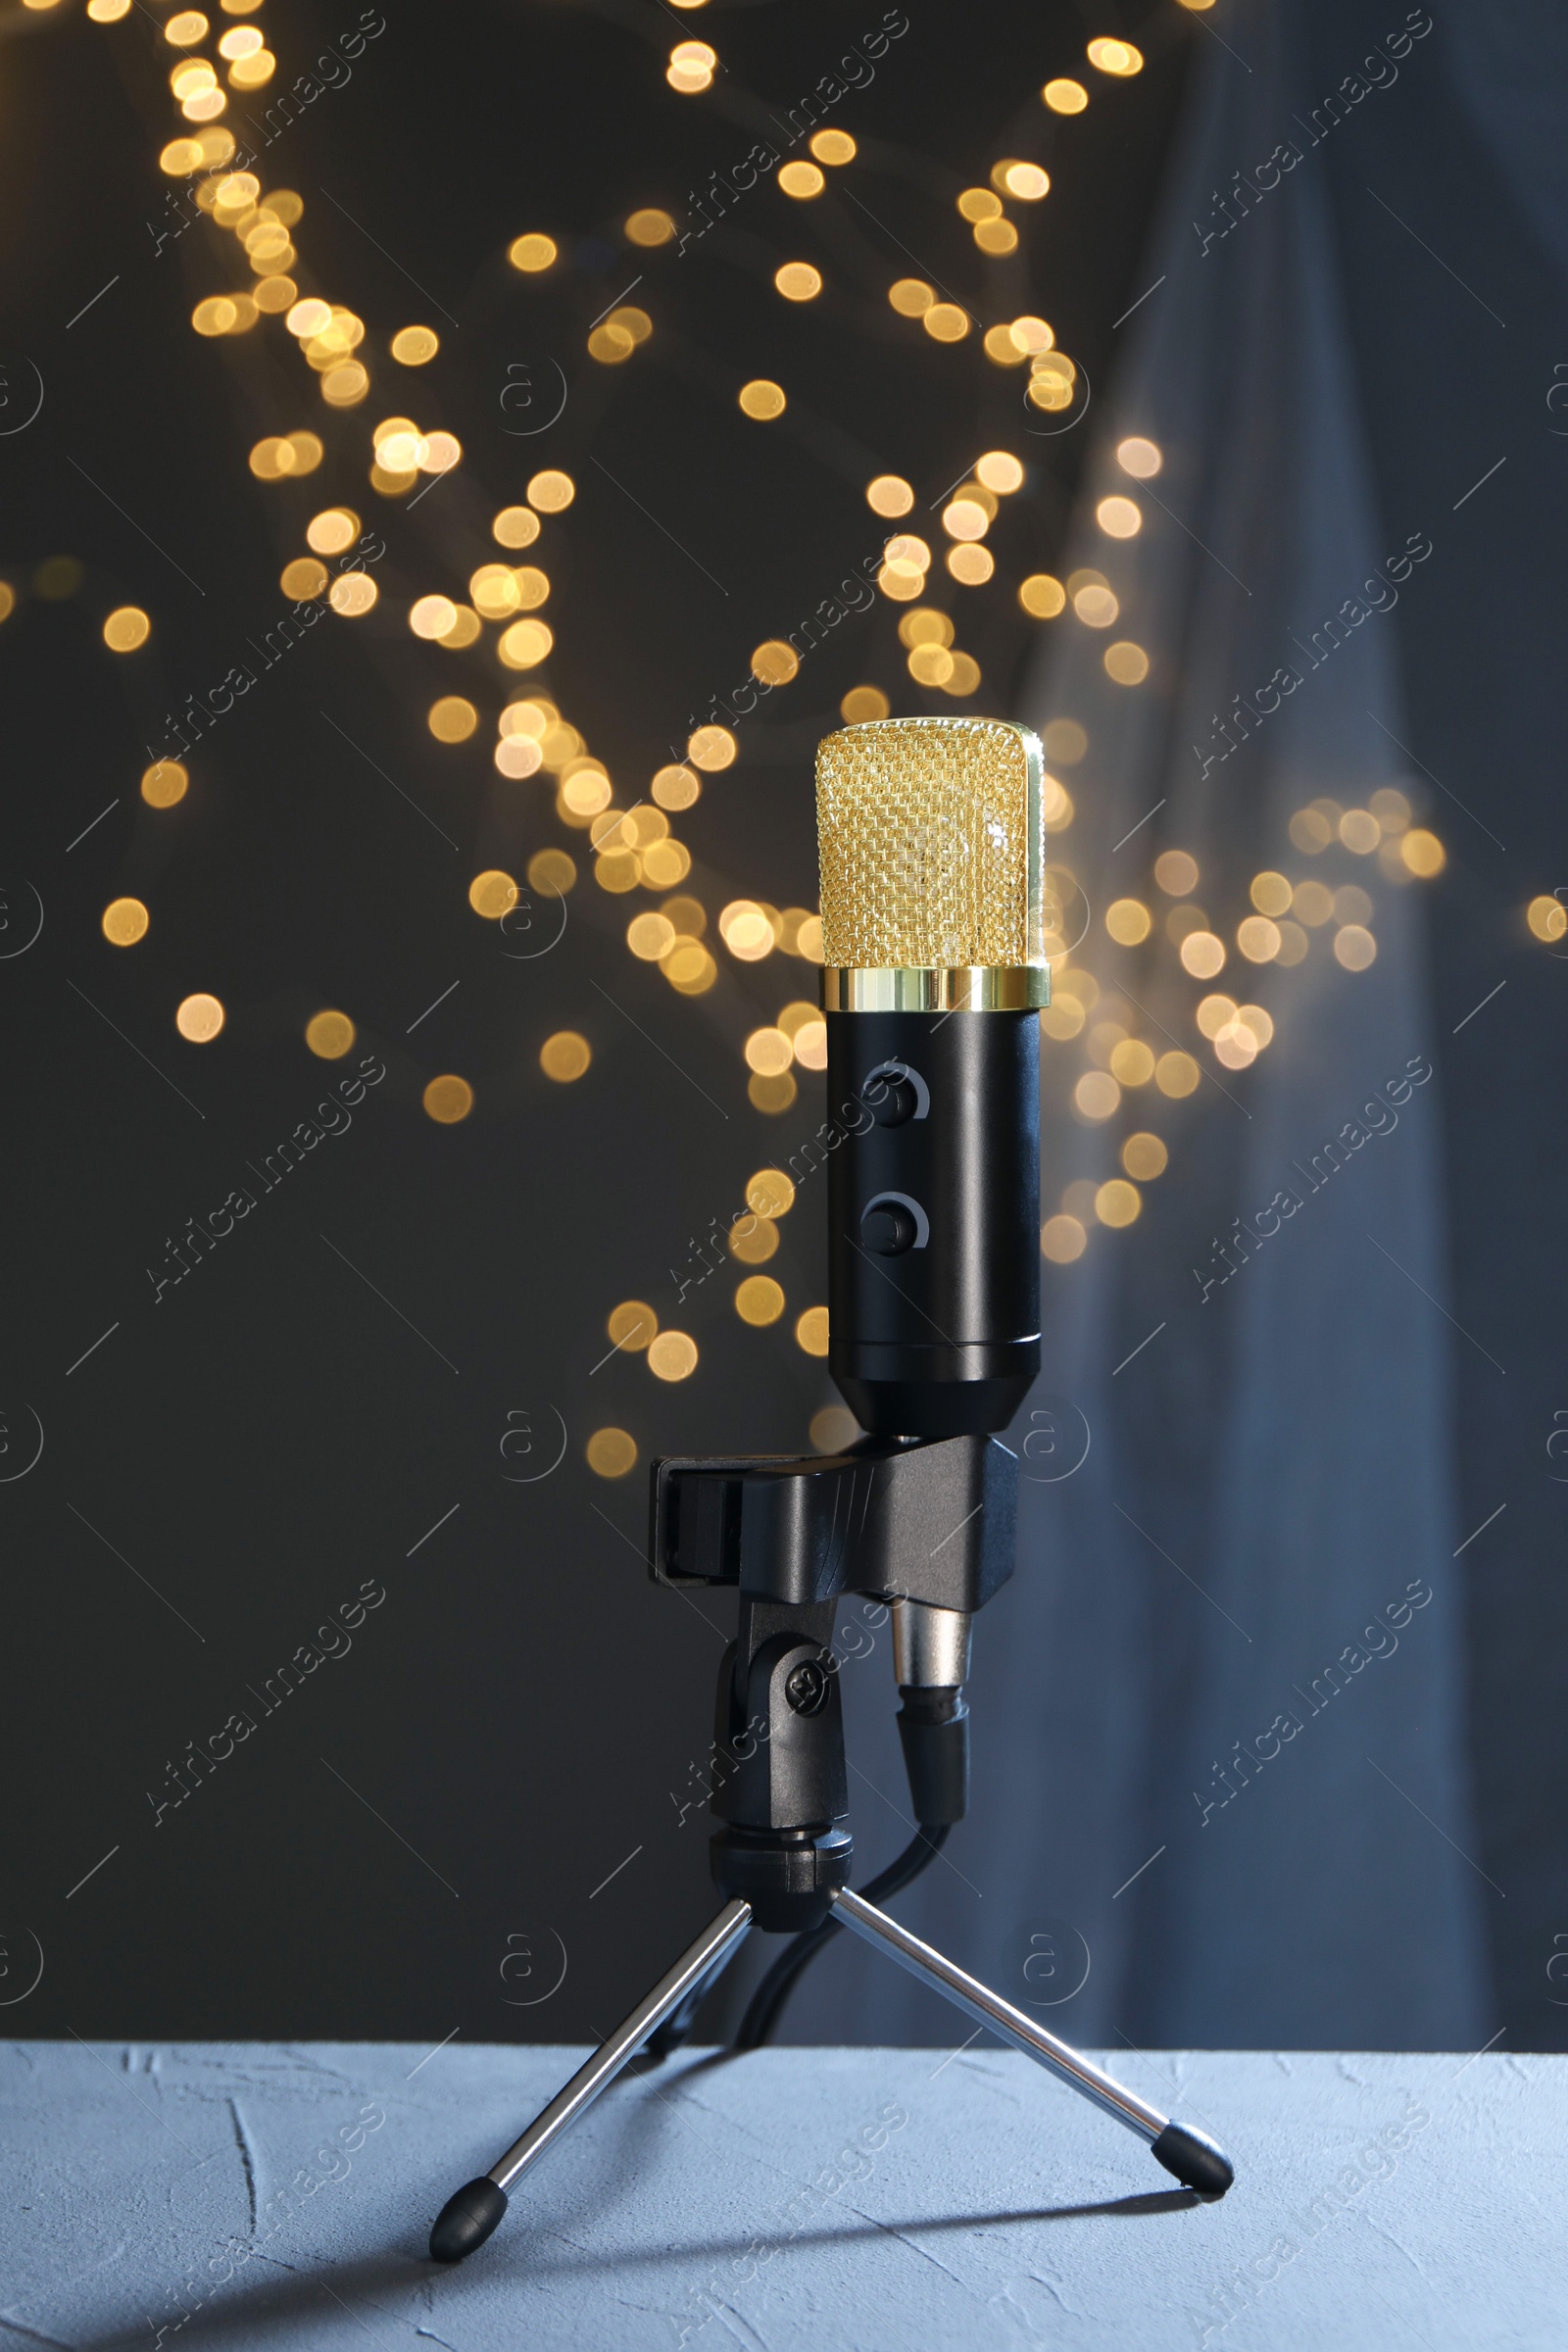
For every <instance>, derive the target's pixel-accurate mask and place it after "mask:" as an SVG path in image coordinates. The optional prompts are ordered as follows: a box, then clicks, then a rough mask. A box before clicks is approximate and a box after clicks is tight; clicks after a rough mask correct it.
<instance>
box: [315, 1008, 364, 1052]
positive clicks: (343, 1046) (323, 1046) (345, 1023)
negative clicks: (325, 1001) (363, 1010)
mask: <svg viewBox="0 0 1568 2352" xmlns="http://www.w3.org/2000/svg"><path fill="white" fill-rule="evenodd" d="M354 1036H355V1031H354V1023H353V1022H352V1021H351V1020H350V1019H349V1016H348V1014H347V1013H346V1012H336V1011H326V1012H314V1013H312V1015H311V1017H310V1019H309V1020H308V1021H307V1022H306V1024H305V1043H306V1044H307V1045H308V1046H309V1047H310V1049H311V1052H312V1053H313V1054H316V1055H318V1056H319V1059H320V1060H322V1061H341V1060H342V1058H343V1056H344V1054H346V1053H347V1052H348V1050H349V1048H350V1046H352V1045H353V1043H354Z"/></svg>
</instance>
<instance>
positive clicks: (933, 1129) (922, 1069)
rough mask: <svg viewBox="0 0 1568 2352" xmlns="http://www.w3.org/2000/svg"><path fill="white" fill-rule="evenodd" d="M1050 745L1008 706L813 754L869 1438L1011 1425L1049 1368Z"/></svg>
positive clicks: (833, 1276)
mask: <svg viewBox="0 0 1568 2352" xmlns="http://www.w3.org/2000/svg"><path fill="white" fill-rule="evenodd" d="M1044 780H1045V767H1044V755H1043V752H1042V749H1041V745H1040V740H1039V737H1038V736H1036V735H1034V734H1032V733H1031V732H1030V731H1029V729H1028V728H1027V727H1019V726H1013V725H1011V724H1009V723H1008V722H1007V721H1005V720H1003V719H997V718H884V719H876V720H872V721H870V722H869V723H867V724H865V725H863V726H855V727H846V728H844V729H843V730H842V731H841V732H840V733H838V734H835V735H830V736H828V737H827V739H826V740H825V741H824V742H823V743H822V745H821V746H820V748H819V750H818V753H817V765H816V816H817V853H818V859H819V864H820V870H821V907H822V950H823V972H822V1004H823V1007H824V1010H825V1012H826V1016H827V1033H828V1045H827V1069H828V1087H829V1093H830V1096H831V1099H832V1100H833V1101H834V1102H835V1103H844V1104H845V1106H846V1116H848V1115H849V1114H850V1112H851V1111H852V1110H855V1111H858V1110H859V1109H861V1108H863V1111H864V1113H865V1114H866V1116H865V1117H864V1119H863V1121H862V1120H861V1119H860V1118H859V1117H858V1116H857V1117H856V1119H855V1126H854V1130H853V1131H852V1132H851V1133H850V1135H849V1136H848V1137H847V1138H846V1140H845V1141H844V1143H843V1145H842V1146H841V1148H840V1149H839V1150H838V1151H837V1152H836V1153H835V1154H834V1158H833V1162H832V1171H831V1175H830V1177H829V1202H828V1218H829V1241H828V1250H829V1256H828V1330H829V1349H828V1369H829V1371H830V1372H831V1374H832V1376H833V1379H834V1381H835V1383H836V1384H837V1386H838V1388H839V1389H840V1391H841V1392H842V1394H843V1396H844V1398H845V1401H846V1402H847V1403H848V1404H849V1406H850V1408H851V1410H852V1411H853V1412H854V1413H855V1415H856V1418H857V1419H858V1421H859V1423H860V1425H861V1427H862V1428H863V1429H864V1430H865V1431H866V1432H867V1433H868V1434H869V1435H870V1436H871V1437H873V1438H880V1439H887V1438H923V1439H939V1438H951V1437H967V1436H980V1435H986V1434H989V1433H993V1432H995V1431H998V1430H1001V1429H1005V1427H1006V1425H1007V1423H1008V1422H1009V1421H1010V1420H1011V1418H1012V1416H1013V1414H1014V1413H1015V1412H1016V1411H1017V1409H1018V1407H1019V1405H1020V1404H1021V1403H1022V1402H1023V1399H1024V1397H1026V1395H1027V1394H1028V1391H1029V1387H1030V1384H1031V1383H1032V1381H1033V1380H1034V1378H1035V1376H1036V1374H1037V1373H1038V1372H1039V1369H1040V1237H1039V1217H1040V1144H1039V1127H1040V1054H1039V1018H1038V1015H1039V1009H1040V1007H1041V1006H1042V1005H1049V1004H1050V1002H1051V967H1050V964H1049V963H1048V962H1047V960H1046V954H1045V938H1046V922H1045V896H1046V893H1045V840H1046V835H1045V817H1044V789H1043V788H1044Z"/></svg>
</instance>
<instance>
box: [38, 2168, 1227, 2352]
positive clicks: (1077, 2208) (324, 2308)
mask: <svg viewBox="0 0 1568 2352" xmlns="http://www.w3.org/2000/svg"><path fill="white" fill-rule="evenodd" d="M1204 2202H1205V2200H1204V2199H1203V2198H1201V2197H1199V2196H1196V2195H1195V2194H1194V2193H1193V2191H1192V2190H1191V2189H1185V2188H1178V2189H1165V2190H1156V2191H1155V2192H1153V2193H1152V2194H1150V2195H1145V2196H1133V2197H1112V2198H1109V2199H1107V2200H1106V2201H1105V2202H1103V2203H1102V2204H1098V2205H1047V2206H1041V2207H1037V2208H1034V2209H1032V2210H1023V2211H1018V2212H1011V2213H944V2214H922V2215H918V2216H916V2217H914V2218H913V2219H910V2220H903V2221H873V2220H869V2219H867V2218H866V2217H865V2216H864V2215H861V2214H859V2213H858V2212H857V2211H856V2209H855V2208H854V2207H847V2208H846V2209H845V2220H844V2223H843V2224H841V2225H835V2226H834V2227H832V2228H830V2229H797V2230H792V2231H791V2233H790V2235H789V2238H788V2240H787V2243H788V2244H789V2245H790V2246H792V2247H811V2246H843V2245H845V2244H846V2243H853V2242H854V2241H855V2240H856V2239H864V2240H866V2241H868V2242H874V2241H875V2240H876V2239H878V2238H883V2237H898V2238H907V2237H909V2236H911V2235H913V2234H914V2233H916V2232H918V2233H919V2234H921V2235H929V2234H931V2233H932V2232H933V2231H936V2230H947V2229H996V2228H1005V2227H1007V2226H1009V2225H1011V2226H1012V2227H1017V2226H1018V2225H1020V2224H1022V2223H1027V2222H1072V2221H1088V2220H1097V2219H1101V2218H1106V2217H1108V2218H1115V2219H1128V2220H1134V2219H1138V2218H1141V2217H1143V2216H1145V2215H1150V2214H1164V2213H1182V2212H1186V2211H1188V2210H1189V2209H1190V2208H1191V2207H1193V2206H1197V2205H1201V2204H1202V2203H1204ZM502 2227H503V2229H508V2228H509V2225H508V2224H505V2223H504V2224H503V2225H502ZM541 2241H543V2242H541ZM563 2244H564V2241H563V2240H562V2239H560V2238H559V2237H558V2236H557V2234H556V2232H555V2230H554V2229H552V2228H551V2227H550V2226H549V2225H548V2224H545V2225H543V2226H542V2227H541V2228H537V2229H532V2230H530V2229H529V2227H528V2222H527V2217H526V2215H525V2214H518V2215H517V2216H515V2218H514V2220H513V2221H512V2222H511V2224H510V2243H509V2242H507V2241H506V2240H498V2242H497V2244H496V2246H495V2248H494V2250H493V2251H490V2250H483V2251H481V2252H480V2253H478V2254H477V2255H476V2256H475V2257H474V2258H473V2264H474V2267H471V2268H470V2266H469V2265H468V2264H463V2265H461V2266H460V2267H459V2269H458V2270H455V2271H454V2270H447V2269H444V2268H442V2267H441V2266H439V2265H437V2264H434V2263H431V2262H429V2261H427V2260H424V2259H422V2258H420V2257H419V2256H417V2255H415V2254H411V2253H408V2252H389V2253H386V2254H376V2255H366V2256H362V2257H361V2258H359V2259H358V2260H355V2261H348V2262H336V2263H334V2262H322V2261H321V2260H319V2258H318V2259H317V2261H316V2262H315V2263H314V2264H310V2265H307V2264H300V2265H297V2266H295V2267H293V2268H291V2269H289V2270H287V2271H274V2272H273V2274H272V2275H271V2276H270V2277H267V2278H256V2279H253V2280H251V2281H249V2282H247V2284H246V2285H245V2286H244V2287H242V2288H241V2290H240V2291H239V2292H237V2293H234V2292H229V2291H224V2290H220V2296H219V2297H218V2298H215V2300H214V2302H213V2303H212V2304H211V2306H210V2307H209V2308H207V2309H205V2310H198V2311H194V2312H192V2313H191V2314H190V2316H189V2317H188V2318H186V2319H184V2320H183V2322H182V2323H181V2321H180V2320H179V2317H178V2315H177V2314H176V2315H175V2316H174V2317H173V2318H172V2319H171V2320H170V2322H169V2323H168V2324H167V2329H166V2337H167V2340H168V2341H169V2342H171V2343H172V2342H173V2341H174V2340H175V2337H176V2334H177V2339H178V2341H179V2343H180V2344H181V2345H182V2346H191V2347H194V2346H198V2345H204V2344H205V2345H209V2346H215V2347H220V2348H221V2347H225V2346H229V2345H238V2344H258V2343H261V2342H263V2341H265V2340H266V2335H265V2334H264V2331H267V2332H269V2333H270V2332H272V2331H275V2332H276V2333H277V2335H278V2339H279V2340H280V2341H282V2340H288V2341H297V2340H298V2339H297V2336H296V2335H295V2330H296V2329H297V2328H298V2327H301V2326H302V2325H303V2324H305V2323H308V2322H309V2321H311V2320H313V2319H326V2318H331V2317H333V2316H334V2315H335V2314H337V2313H342V2314H343V2316H344V2317H345V2318H346V2319H350V2320H353V2321H354V2322H356V2323H357V2324H358V2326H359V2327H362V2328H363V2327H365V2326H366V2325H367V2323H368V2320H372V2319H374V2318H376V2317H380V2318H383V2319H387V2320H390V2321H392V2322H393V2323H394V2324H395V2325H401V2324H407V2323H408V2322H409V2320H410V2316H411V2309H414V2308H416V2307H417V2316H418V2317H419V2318H420V2319H421V2320H426V2319H431V2318H433V2317H434V2315H435V2311H436V2309H437V2308H438V2302H439V2297H440V2291H441V2285H442V2282H443V2281H445V2280H448V2279H450V2280H452V2281H453V2283H454V2284H456V2281H457V2279H458V2278H460V2277H461V2278H464V2279H465V2280H466V2281H471V2282H472V2283H473V2284H474V2285H477V2284H478V2283H479V2282H480V2280H481V2278H483V2277H484V2275H485V2274H486V2272H488V2274H489V2276H490V2278H491V2279H492V2281H493V2282H494V2284H495V2285H496V2286H497V2287H506V2286H515V2285H517V2284H520V2283H523V2282H526V2283H529V2284H532V2285H535V2286H537V2285H538V2284H539V2283H540V2282H541V2281H542V2280H543V2279H546V2278H569V2277H570V2276H571V2275H572V2274H574V2273H578V2274H583V2275H589V2274H593V2273H599V2274H602V2275H608V2274H612V2273H615V2272H625V2271H628V2270H636V2269H640V2268H642V2267H644V2266H648V2265H652V2266H657V2267H659V2268H661V2269H664V2270H674V2269H678V2268H679V2267H680V2266H681V2265H683V2264H684V2263H687V2262H701V2263H711V2262H721V2261H723V2260H725V2259H726V2258H731V2259H736V2258H744V2257H745V2256H746V2255H748V2254H752V2255H755V2254H756V2251H757V2245H758V2241H757V2238H756V2236H755V2234H754V2235H752V2236H750V2237H747V2238H740V2237H733V2238H723V2237H712V2238H707V2239H701V2240H695V2239H694V2240H693V2241H692V2242H691V2243H690V2244H687V2245H682V2246H678V2247H672V2246H669V2245H661V2246H648V2247H646V2248H641V2249H637V2250H634V2251H627V2250H620V2251H617V2252H615V2253H613V2254H606V2253H598V2254H596V2253H594V2252H593V2251H592V2250H591V2249H586V2248H582V2249H579V2248H576V2247H573V2248H571V2249H570V2250H569V2251H564V2252H563V2253H562V2255H561V2258H560V2259H557V2258H556V2249H557V2248H559V2247H562V2246H563ZM432 2286H433V2287H434V2289H435V2297H436V2299H435V2300H434V2301H432V2300H430V2299H428V2296H427V2290H428V2289H429V2288H430V2287H432ZM151 2333H152V2334H153V2335H155V2336H156V2335H157V2333H158V2330H157V2328H156V2327H153V2328H152V2329H151ZM148 2337H149V2324H148V2323H147V2322H146V2321H142V2322H140V2323H139V2324H138V2325H137V2326H135V2327H132V2328H116V2329H115V2330H114V2331H113V2333H111V2334H105V2335H97V2336H92V2337H84V2338H82V2339H81V2340H80V2342H79V2343H78V2344H77V2346H76V2352H127V2348H128V2347H131V2346H135V2347H137V2352H147V2346H148ZM438 2340H439V2339H438Z"/></svg>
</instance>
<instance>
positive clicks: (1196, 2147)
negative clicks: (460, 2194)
mask: <svg viewBox="0 0 1568 2352" xmlns="http://www.w3.org/2000/svg"><path fill="white" fill-rule="evenodd" d="M1150 2153H1151V2154H1152V2156H1153V2157H1154V2158H1155V2159H1156V2160H1157V2161H1158V2162H1159V2163H1160V2164H1162V2165H1163V2166H1164V2167H1165V2170H1166V2172H1167V2173H1174V2174H1175V2176H1176V2178H1177V2180H1179V2181H1180V2182H1181V2184H1182V2186H1183V2187H1184V2188H1196V2189H1197V2191H1198V2193H1199V2195H1200V2196H1201V2197H1222V2196H1223V2195H1224V2194H1225V2191H1226V2190H1227V2189H1228V2188H1229V2187H1230V2185H1231V2183H1232V2181H1233V2180H1235V2178H1236V2167H1235V2165H1234V2164H1232V2162H1231V2160H1230V2158H1229V2157H1228V2156H1227V2155H1226V2153H1225V2151H1224V2149H1223V2148H1222V2147H1221V2146H1220V2145H1219V2143H1218V2141H1217V2140H1212V2139H1210V2138H1209V2137H1208V2135H1207V2133H1206V2132H1203V2131H1189V2130H1188V2128H1187V2126H1186V2125H1185V2124H1167V2125H1166V2126H1165V2129H1164V2131H1162V2132H1161V2133H1160V2135H1159V2137H1158V2138H1157V2139H1156V2140H1155V2141H1154V2142H1153V2144H1152V2148H1151V2150H1150ZM494 2227H495V2225H494V2223H492V2224H491V2228H492V2229H493V2228H494Z"/></svg>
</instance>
